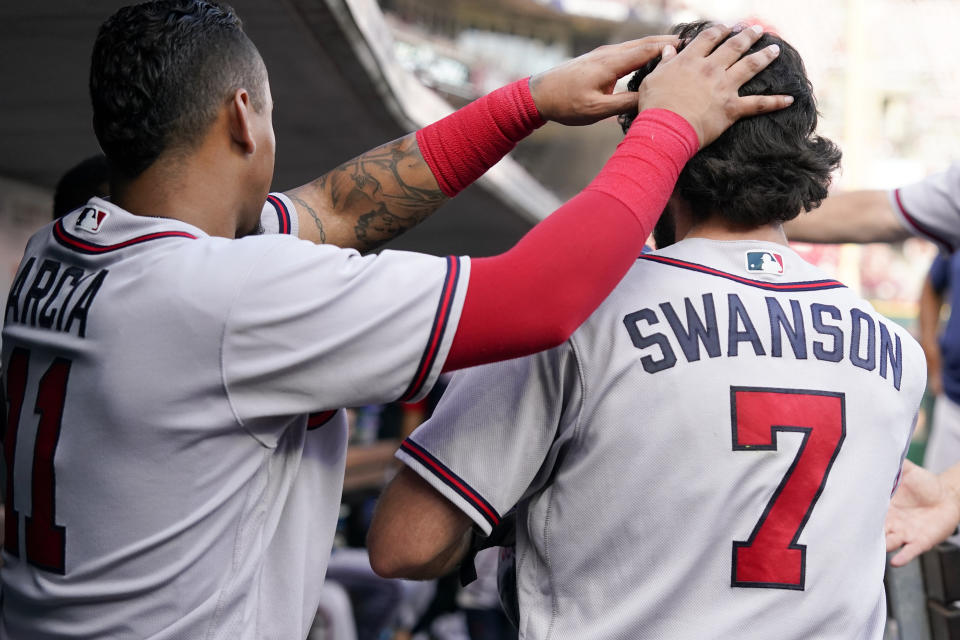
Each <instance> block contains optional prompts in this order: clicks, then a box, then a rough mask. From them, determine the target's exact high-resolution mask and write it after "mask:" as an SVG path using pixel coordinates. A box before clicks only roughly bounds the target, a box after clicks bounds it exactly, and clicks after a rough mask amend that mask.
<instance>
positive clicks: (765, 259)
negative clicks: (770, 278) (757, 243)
mask: <svg viewBox="0 0 960 640" xmlns="http://www.w3.org/2000/svg"><path fill="white" fill-rule="evenodd" d="M747 271H749V272H751V273H771V274H773V275H777V276H779V275H783V256H781V255H780V254H779V253H774V252H773V251H747Z"/></svg>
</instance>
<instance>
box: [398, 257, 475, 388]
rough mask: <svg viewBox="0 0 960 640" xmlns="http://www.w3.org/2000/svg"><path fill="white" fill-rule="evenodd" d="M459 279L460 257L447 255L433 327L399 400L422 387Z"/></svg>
mask: <svg viewBox="0 0 960 640" xmlns="http://www.w3.org/2000/svg"><path fill="white" fill-rule="evenodd" d="M459 279H460V258H458V257H456V256H447V277H446V278H445V279H444V281H443V289H442V291H441V293H440V302H439V303H438V304H437V313H436V314H435V315H434V317H433V327H432V328H431V329H430V338H429V340H427V347H426V348H425V349H424V351H423V356H422V357H421V358H420V364H419V365H418V366H417V373H416V375H414V377H413V382H411V383H410V386H409V387H408V388H407V390H406V391H405V392H404V394H403V395H402V396H400V401H401V402H405V401H407V400H409V399H410V398H413V397H415V396H416V395H417V394H418V393H420V390H421V389H423V385H424V382H425V381H426V379H427V377H428V376H429V374H430V370H431V369H432V368H433V363H434V362H435V361H436V359H437V354H438V353H439V352H440V343H441V342H443V335H444V333H445V332H446V329H447V321H448V320H449V319H450V311H451V309H452V308H453V300H454V297H455V296H456V293H457V281H458V280H459Z"/></svg>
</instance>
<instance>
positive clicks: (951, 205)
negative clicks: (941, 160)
mask: <svg viewBox="0 0 960 640" xmlns="http://www.w3.org/2000/svg"><path fill="white" fill-rule="evenodd" d="M890 203H891V205H892V206H893V210H894V212H896V214H897V216H898V217H899V219H900V223H901V224H903V226H904V227H906V228H907V229H908V230H909V231H910V232H911V233H913V234H915V235H918V236H920V237H921V238H926V239H927V240H930V241H932V242H934V243H936V244H937V245H939V246H940V247H941V248H942V249H943V250H944V251H946V252H947V253H953V252H954V251H956V250H957V249H960V163H954V164H952V165H950V167H949V168H948V169H947V170H946V171H944V172H942V173H935V174H933V175H931V176H928V177H926V178H924V179H923V180H920V181H919V182H915V183H913V184H910V185H907V186H905V187H900V188H899V189H894V190H893V191H891V192H890Z"/></svg>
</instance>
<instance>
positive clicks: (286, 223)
mask: <svg viewBox="0 0 960 640" xmlns="http://www.w3.org/2000/svg"><path fill="white" fill-rule="evenodd" d="M267 201H268V202H269V203H270V204H272V205H273V208H274V209H276V210H277V220H279V221H280V233H283V234H288V235H289V233H290V211H289V210H288V209H287V205H286V204H284V202H283V200H281V199H280V198H278V197H277V196H272V195H271V196H267Z"/></svg>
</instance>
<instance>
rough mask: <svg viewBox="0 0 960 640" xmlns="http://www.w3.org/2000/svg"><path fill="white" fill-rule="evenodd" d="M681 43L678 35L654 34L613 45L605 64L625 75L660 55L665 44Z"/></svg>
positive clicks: (618, 73) (618, 75)
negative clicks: (649, 36) (650, 36)
mask: <svg viewBox="0 0 960 640" xmlns="http://www.w3.org/2000/svg"><path fill="white" fill-rule="evenodd" d="M679 43H680V39H679V38H677V37H676V36H654V37H652V38H643V39H642V40H632V41H630V42H624V43H623V44H620V45H613V46H614V47H615V48H614V49H612V50H611V51H610V52H609V54H608V57H607V59H606V60H604V64H605V65H606V66H607V67H608V68H610V69H612V70H613V71H615V72H616V74H617V77H620V76H624V75H626V74H628V73H630V72H632V71H636V70H637V69H639V68H640V67H642V66H643V65H645V64H647V63H648V62H650V61H651V60H653V59H654V58H656V57H657V56H659V55H660V54H661V52H662V51H663V48H664V47H665V46H667V45H673V46H676V45H678V44H679Z"/></svg>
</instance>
